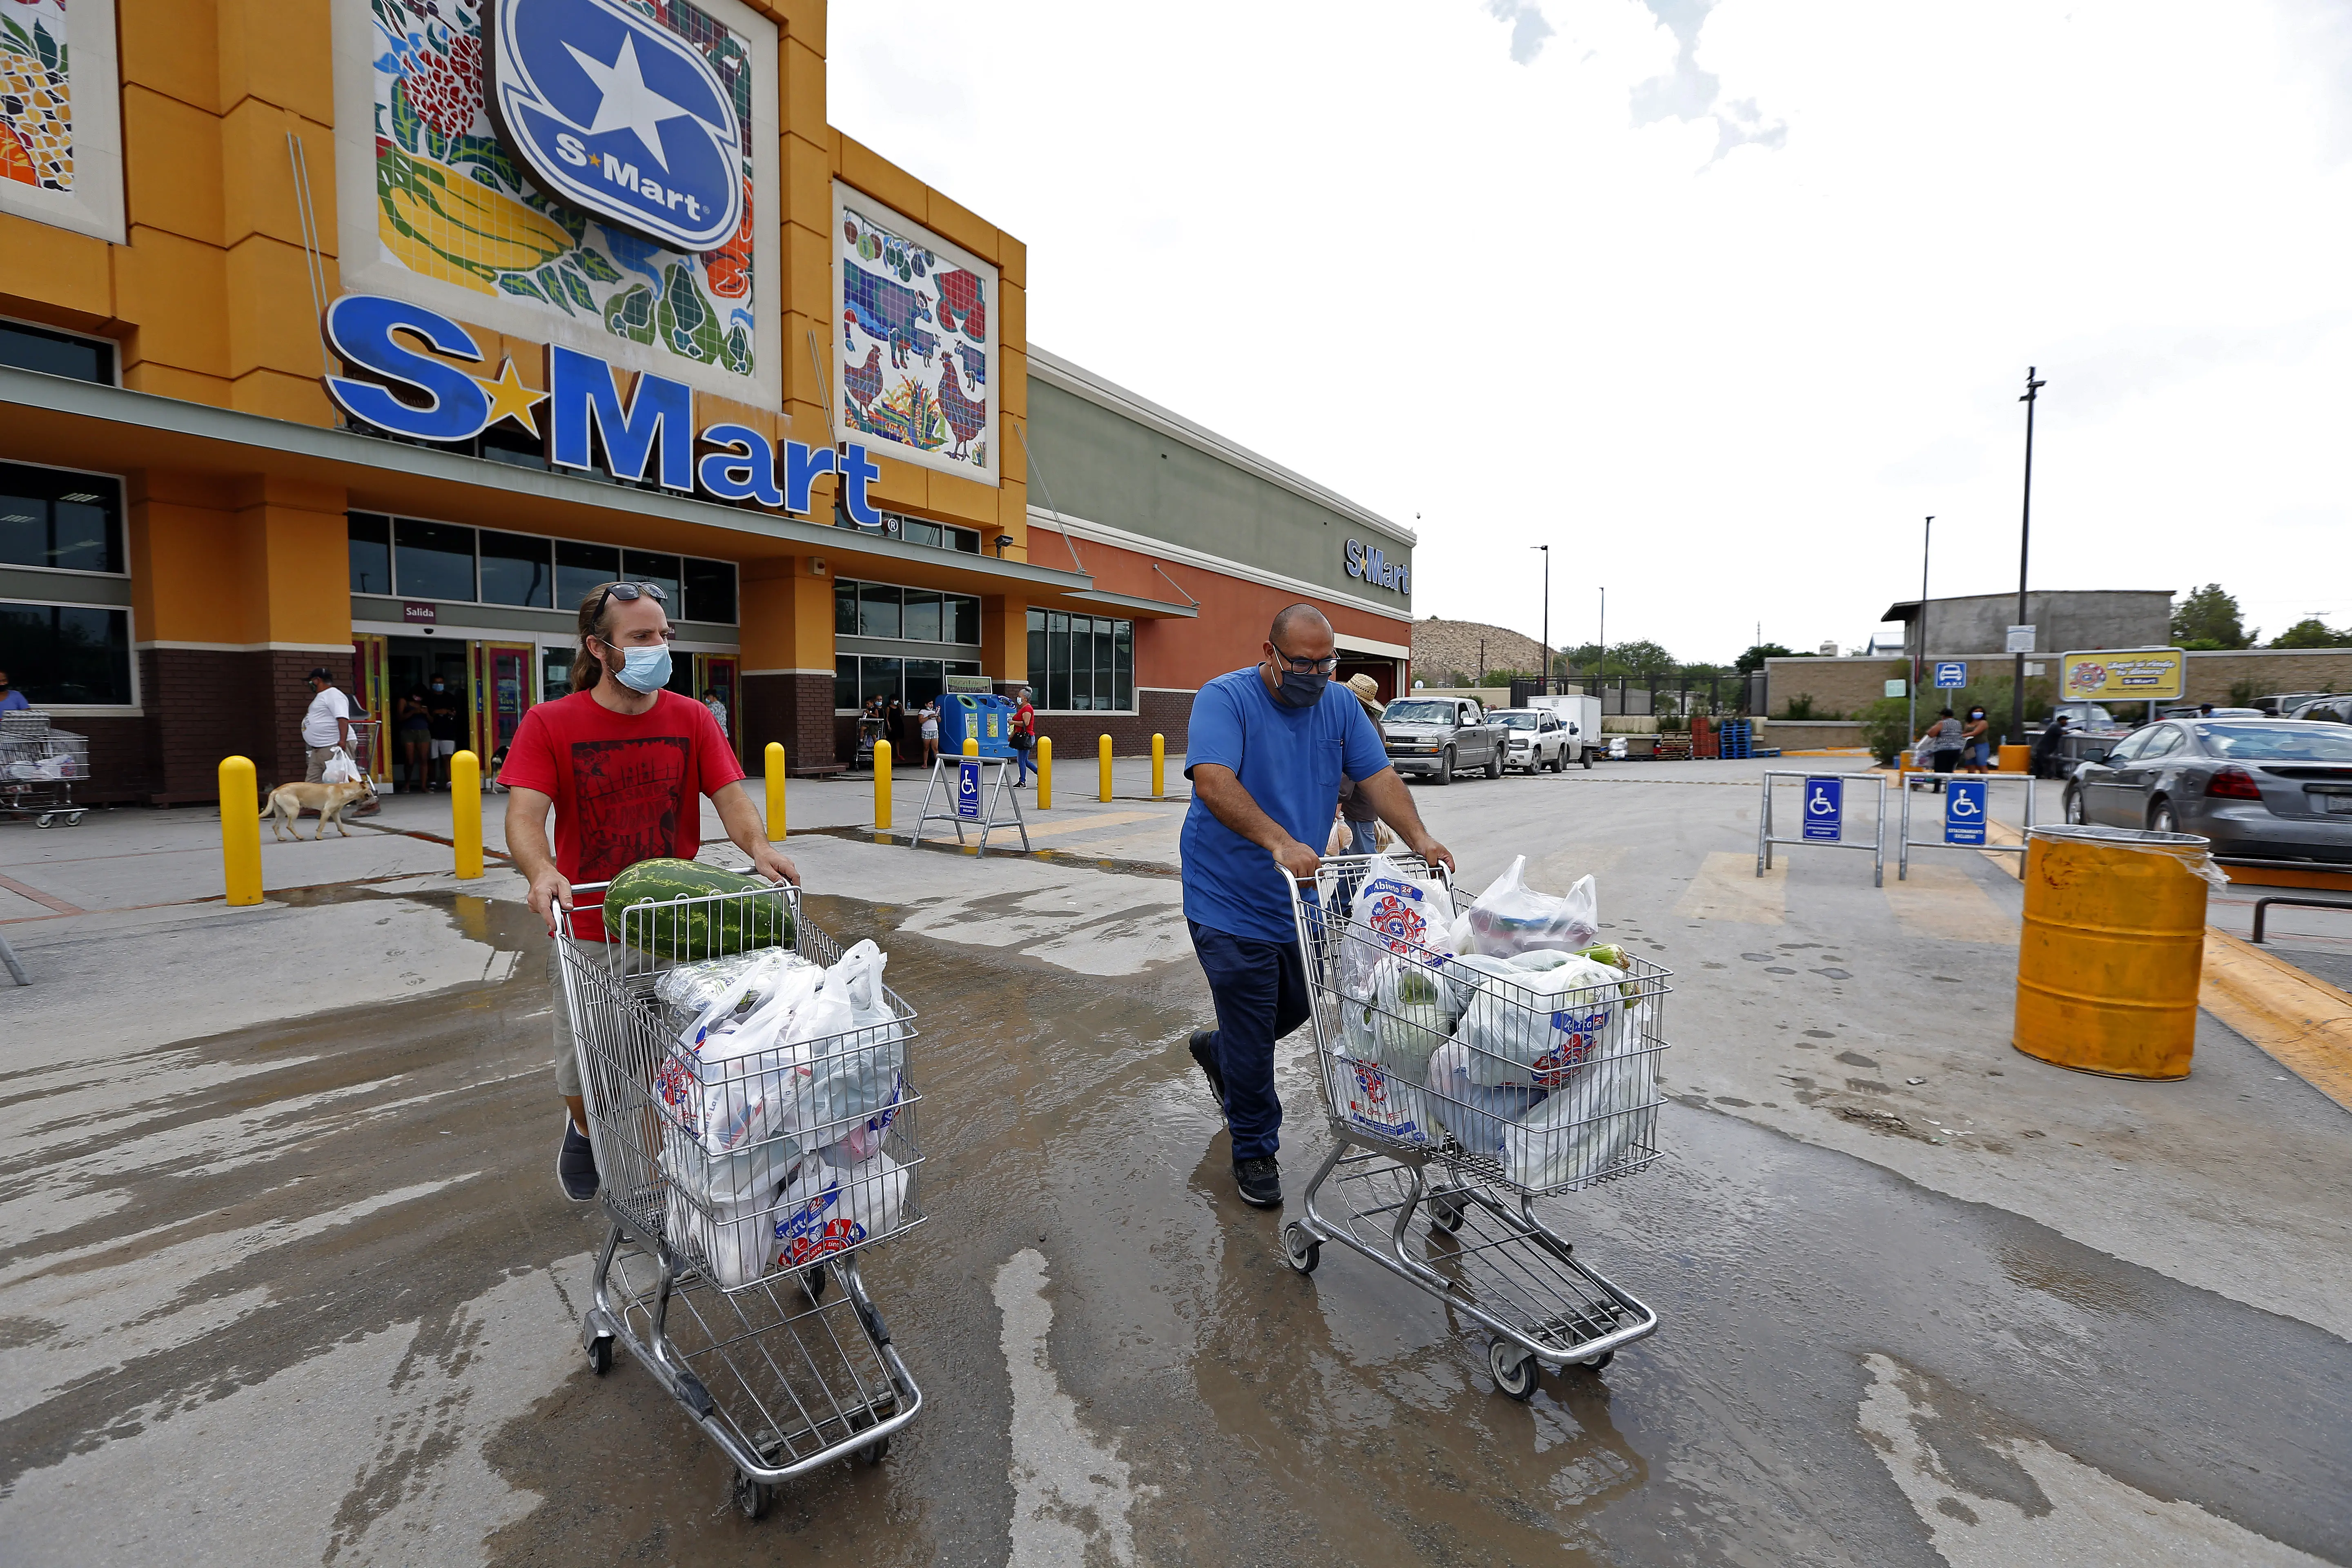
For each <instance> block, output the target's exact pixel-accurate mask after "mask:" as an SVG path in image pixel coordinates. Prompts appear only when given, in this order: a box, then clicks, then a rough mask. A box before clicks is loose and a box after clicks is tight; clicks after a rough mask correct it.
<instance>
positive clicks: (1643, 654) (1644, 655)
mask: <svg viewBox="0 0 2352 1568" xmlns="http://www.w3.org/2000/svg"><path fill="white" fill-rule="evenodd" d="M1600 654H1601V649H1600V648H1599V647H1596V646H1595V645H1593V644H1591V643H1586V644H1585V645H1584V646H1583V647H1578V648H1571V649H1570V650H1568V654H1567V658H1568V661H1569V663H1570V665H1571V666H1572V667H1574V668H1575V669H1576V670H1577V672H1578V673H1579V674H1580V675H1591V674H1593V673H1594V670H1593V664H1594V661H1595V660H1596V659H1597V658H1599V657H1600ZM1675 668H1677V667H1676V665H1675V656H1674V655H1673V654H1670V653H1668V652H1667V651H1666V650H1665V649H1664V648H1662V647H1659V646H1658V645H1657V644H1656V643H1654V642H1648V641H1643V640H1641V639H1638V638H1637V639H1635V640H1634V641H1632V642H1613V643H1611V644H1610V645H1609V665H1608V668H1606V669H1605V670H1602V671H1601V674H1604V675H1609V676H1612V677H1613V676H1619V675H1671V674H1673V673H1674V672H1675Z"/></svg>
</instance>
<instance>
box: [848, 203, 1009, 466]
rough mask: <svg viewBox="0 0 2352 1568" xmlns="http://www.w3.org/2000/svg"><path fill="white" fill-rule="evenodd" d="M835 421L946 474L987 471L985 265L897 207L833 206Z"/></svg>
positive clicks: (990, 271) (991, 276)
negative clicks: (837, 305) (837, 308)
mask: <svg viewBox="0 0 2352 1568" xmlns="http://www.w3.org/2000/svg"><path fill="white" fill-rule="evenodd" d="M838 210H839V213H840V220H841V228H840V233H839V234H837V235H836V236H835V263H834V265H835V268H836V270H837V272H838V275H839V277H840V279H841V334H840V339H839V353H838V363H839V366H840V373H841V387H842V406H841V413H842V417H843V419H844V421H845V423H846V424H847V425H848V426H849V427H850V428H852V429H854V430H856V431H859V432H861V433H863V434H864V435H866V436H868V437H877V438H878V439H880V440H883V441H887V442H890V443H893V444H895V445H897V446H899V447H907V448H909V449H910V452H909V455H919V456H918V457H917V460H918V461H921V462H923V463H924V464H925V465H926V466H927V467H930V468H941V469H944V470H946V471H947V472H950V473H967V474H971V476H972V477H974V478H979V477H982V476H991V477H992V476H993V475H994V473H995V468H993V466H992V464H991V462H990V459H989V438H990V437H991V435H992V433H993V425H992V420H991V417H990V414H989V406H988V400H989V397H990V395H991V393H992V386H991V374H990V373H991V367H992V361H993V356H994V344H993V341H992V339H991V338H990V336H989V325H988V306H989V296H990V295H991V294H992V293H994V292H995V291H996V288H997V277H996V270H995V268H991V267H988V266H986V265H985V264H984V263H976V262H975V263H971V264H967V263H966V262H965V261H964V260H962V259H960V258H957V257H955V256H951V255H949V254H946V253H945V252H946V251H947V250H948V248H949V247H947V246H946V245H945V244H944V242H942V241H940V240H938V239H936V238H934V237H931V236H930V235H929V234H927V233H925V232H924V231H923V230H921V229H919V228H917V227H916V226H914V225H912V224H909V223H908V222H907V221H906V220H905V219H903V218H900V217H898V216H897V215H896V214H893V213H888V212H887V211H885V210H884V209H881V208H877V207H873V206H870V205H866V202H864V201H863V200H862V199H856V198H850V199H844V200H842V201H841V202H840V203H839V204H838Z"/></svg>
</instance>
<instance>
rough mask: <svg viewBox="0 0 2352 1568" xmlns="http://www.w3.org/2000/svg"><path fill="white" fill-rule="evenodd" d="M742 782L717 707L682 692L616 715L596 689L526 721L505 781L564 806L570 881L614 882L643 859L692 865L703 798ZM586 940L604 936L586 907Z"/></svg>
mask: <svg viewBox="0 0 2352 1568" xmlns="http://www.w3.org/2000/svg"><path fill="white" fill-rule="evenodd" d="M742 776H743V769H742V766H741V764H740V763H737V762H736V760H735V753H734V752H733V750H732V749H730V747H729V746H728V744H727V737H726V736H725V735H723V734H721V733H720V732H719V721H717V720H715V719H713V718H712V717H711V716H710V710H709V709H708V708H705V707H704V706H703V705H702V704H701V703H699V702H697V701H695V700H693V699H691V698H687V697H680V696H679V695H678V694H677V692H675V691H663V692H658V693H656V695H655V697H654V705H653V706H652V707H651V708H650V709H648V710H646V711H645V712H643V713H634V714H632V713H615V712H614V711H613V710H611V709H609V708H607V707H605V706H604V704H603V703H601V702H599V701H597V700H596V699H595V696H594V695H593V693H591V692H586V691H575V692H573V693H572V695H571V696H569V697H564V698H559V699H558V700H555V701H553V702H542V703H541V704H539V705H538V706H537V707H535V708H533V709H531V710H530V711H529V712H528V713H525V714H524V715H523V716H522V724H521V727H520V728H519V729H517V730H516V731H515V738H514V742H513V743H512V744H511V745H509V747H508V748H507V762H506V766H505V767H504V768H502V769H500V770H499V783H500V784H504V785H506V786H507V787H508V788H509V789H533V790H537V791H539V793H540V794H541V795H547V796H550V797H551V798H552V799H553V800H554V802H555V868H556V869H557V870H559V871H561V872H562V873H563V877H564V879H565V880H566V881H570V882H573V883H579V882H605V881H610V880H611V879H612V878H613V874H614V872H616V871H619V870H621V869H622V868H625V867H628V866H633V865H635V864H636V863H637V862H638V861H640V860H652V859H656V858H660V857H662V856H665V855H671V856H676V857H677V858H679V859H681V860H691V859H693V858H694V856H695V852H696V851H697V850H698V849H700V848H701V847H702V799H701V797H702V796H704V795H717V794H718V793H719V791H720V790H722V789H725V788H726V787H727V786H728V785H729V784H733V783H734V782H735V781H736V780H738V779H740V778H741V777H742ZM573 929H574V931H575V933H576V934H577V935H579V936H581V937H583V938H584V939H588V940H593V941H601V940H603V938H604V921H602V919H600V918H598V917H597V916H596V915H595V914H593V913H592V912H590V911H589V910H583V911H582V914H581V916H580V919H579V921H578V922H577V924H576V925H575V926H574V928H573Z"/></svg>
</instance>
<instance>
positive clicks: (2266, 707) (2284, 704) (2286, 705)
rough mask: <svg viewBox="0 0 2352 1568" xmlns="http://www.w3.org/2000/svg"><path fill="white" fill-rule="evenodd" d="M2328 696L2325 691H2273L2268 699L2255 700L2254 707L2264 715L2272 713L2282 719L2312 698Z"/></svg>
mask: <svg viewBox="0 0 2352 1568" xmlns="http://www.w3.org/2000/svg"><path fill="white" fill-rule="evenodd" d="M2328 695H2330V693H2328V692H2325V691H2274V692H2273V693H2272V694H2271V695H2270V696H2268V697H2257V698H2255V699H2254V706H2255V707H2257V708H2259V709H2261V710H2263V712H2265V713H2274V714H2277V715H2279V716H2281V717H2284V716H2285V715H2287V714H2290V713H2292V712H2294V710H2296V709H2297V708H2300V707H2301V706H2303V704H2305V703H2306V702H2308V701H2310V700H2312V699H2313V698H2315V697H2326V696H2328Z"/></svg>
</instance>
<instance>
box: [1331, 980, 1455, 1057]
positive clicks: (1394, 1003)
mask: <svg viewBox="0 0 2352 1568" xmlns="http://www.w3.org/2000/svg"><path fill="white" fill-rule="evenodd" d="M1364 990H1365V994H1364V995H1363V996H1362V997H1361V998H1347V999H1343V1000H1342V1001H1341V1002H1340V1005H1339V1007H1340V1021H1341V1023H1342V1024H1343V1025H1344V1026H1345V1031H1346V1040H1347V1052H1348V1054H1349V1056H1351V1057H1354V1058H1357V1059H1358V1060H1360V1061H1370V1062H1377V1063H1379V1064H1380V1065H1381V1066H1382V1067H1385V1068H1391V1069H1393V1070H1394V1071H1395V1072H1396V1073H1397V1074H1398V1075H1400V1076H1402V1078H1403V1079H1404V1081H1405V1082H1407V1083H1409V1084H1417V1083H1419V1082H1421V1081H1422V1080H1423V1078H1425V1077H1426V1076H1427V1075H1428V1072H1429V1053H1430V1052H1432V1051H1433V1050H1435V1049H1437V1047H1440V1046H1442V1045H1444V1043H1445V1041H1446V1038H1447V1036H1448V1035H1449V1034H1450V1033H1451V1031H1452V1030H1453V1027H1454V1014H1452V1013H1450V1012H1449V1011H1447V1008H1446V987H1445V985H1444V983H1443V982H1442V981H1441V980H1440V979H1439V977H1438V975H1437V974H1436V973H1433V971H1431V970H1430V969H1429V968H1427V967H1426V966H1424V965H1423V964H1422V963H1417V962H1415V961H1413V960H1412V959H1407V958H1402V957H1399V956H1398V955H1397V954H1395V953H1388V954H1384V955H1383V956H1382V957H1381V960H1380V962H1379V963H1375V964H1373V965H1372V973H1371V975H1370V980H1369V982H1368V983H1367V984H1366V985H1365V988H1364Z"/></svg>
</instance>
